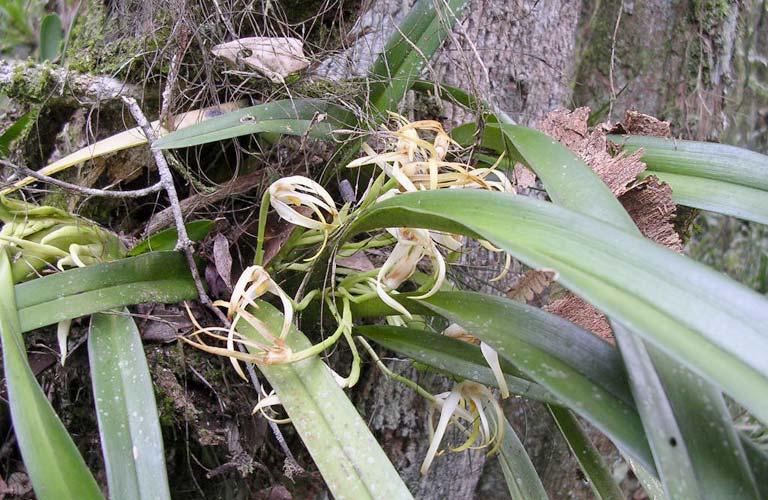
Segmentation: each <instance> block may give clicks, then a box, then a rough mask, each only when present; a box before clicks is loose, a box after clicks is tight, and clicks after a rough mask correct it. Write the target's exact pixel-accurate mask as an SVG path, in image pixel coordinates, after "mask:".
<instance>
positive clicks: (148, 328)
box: [138, 303, 202, 342]
mask: <svg viewBox="0 0 768 500" xmlns="http://www.w3.org/2000/svg"><path fill="white" fill-rule="evenodd" d="M190 307H191V308H192V309H193V314H194V313H196V314H202V313H201V312H200V311H199V310H198V305H197V304H196V303H192V304H190ZM138 310H139V314H140V315H143V316H145V317H146V321H145V322H143V324H142V325H141V338H142V339H144V340H145V341H151V342H173V341H175V340H176V339H177V338H178V336H179V335H181V334H182V333H183V332H188V331H189V330H191V329H192V328H193V327H194V325H193V324H192V321H191V320H190V319H189V316H188V315H187V313H186V311H185V310H184V309H183V308H180V307H178V306H175V305H146V304H145V305H140V306H138Z"/></svg>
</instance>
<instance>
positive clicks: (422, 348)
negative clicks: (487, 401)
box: [355, 325, 558, 403]
mask: <svg viewBox="0 0 768 500" xmlns="http://www.w3.org/2000/svg"><path fill="white" fill-rule="evenodd" d="M355 333H357V334H359V335H363V336H365V337H367V338H369V339H371V340H373V341H374V342H376V343H377V344H379V345H381V346H382V347H384V348H386V349H389V350H391V351H395V352H396V353H398V354H402V355H404V356H408V357H409V358H411V359H413V360H416V361H418V362H420V363H424V364H426V365H429V366H432V367H433V368H436V369H438V370H440V371H442V372H445V373H448V374H449V375H452V376H457V377H462V378H465V379H469V380H474V381H475V382H479V383H481V384H484V385H489V386H495V387H498V382H497V381H496V379H495V377H494V376H493V372H492V371H491V369H490V368H489V367H488V363H487V362H486V361H485V360H484V359H483V354H482V353H481V352H480V348H479V347H477V346H474V345H471V344H468V343H466V342H462V341H460V340H455V339H452V338H449V337H446V336H445V335H438V334H436V333H433V332H429V331H425V330H414V329H411V328H401V327H395V326H386V325H369V326H360V327H357V328H355ZM501 369H502V371H503V372H504V374H505V378H506V381H507V387H508V388H509V391H510V392H511V393H512V394H516V395H518V396H522V397H524V398H526V399H533V400H537V401H543V402H545V403H557V402H558V400H557V398H556V397H555V396H553V395H552V393H551V392H549V391H548V390H546V389H545V388H544V387H542V386H540V385H539V384H537V383H535V382H531V381H530V380H526V379H525V378H522V374H521V373H520V372H519V371H518V370H517V369H515V368H514V367H513V366H512V365H510V364H509V363H508V362H506V361H505V360H501Z"/></svg>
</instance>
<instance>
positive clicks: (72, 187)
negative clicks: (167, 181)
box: [0, 160, 163, 198]
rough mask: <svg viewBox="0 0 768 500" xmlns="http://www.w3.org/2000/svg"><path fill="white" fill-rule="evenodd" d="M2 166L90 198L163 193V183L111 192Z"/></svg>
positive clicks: (3, 162)
mask: <svg viewBox="0 0 768 500" xmlns="http://www.w3.org/2000/svg"><path fill="white" fill-rule="evenodd" d="M0 164H2V165H3V166H6V167H9V168H12V169H14V170H17V171H19V172H21V173H22V174H24V175H26V176H28V177H34V178H35V179H37V180H39V181H41V182H45V183H48V184H53V185H54V186H58V187H60V188H62V189H66V190H67V191H72V192H75V193H79V194H85V195H88V196H101V197H104V198H141V197H142V196H147V195H148V194H152V193H157V192H158V191H161V190H162V189H163V184H162V183H161V182H158V183H156V184H153V185H151V186H149V187H146V188H143V189H135V190H132V191H109V190H106V189H94V188H89V187H85V186H79V185H77V184H71V183H69V182H65V181H62V180H59V179H56V178H54V177H50V176H48V175H45V174H41V173H39V172H36V171H34V170H32V169H29V168H27V167H22V166H19V165H16V164H13V163H11V162H9V161H6V160H0Z"/></svg>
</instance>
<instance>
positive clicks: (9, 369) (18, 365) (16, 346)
mask: <svg viewBox="0 0 768 500" xmlns="http://www.w3.org/2000/svg"><path fill="white" fill-rule="evenodd" d="M14 297H15V295H14V290H13V281H12V278H11V266H10V261H9V258H8V254H7V251H6V250H5V249H0V337H2V344H3V368H4V370H5V382H6V385H7V387H8V404H9V406H10V409H11V419H12V420H13V429H14V433H15V434H16V440H17V441H18V444H19V450H21V456H22V458H23V459H24V466H25V467H26V470H27V474H28V475H29V478H30V480H31V481H32V486H33V487H34V489H35V494H36V496H37V498H39V499H41V500H47V499H55V500H58V499H60V498H82V499H92V498H103V497H102V495H101V491H100V490H99V487H98V485H97V484H96V481H95V480H94V479H93V476H92V475H91V472H90V471H89V470H88V467H87V466H86V465H85V461H84V460H83V457H82V456H80V453H79V452H78V451H77V447H76V446H75V443H74V442H73V441H72V438H71V437H70V436H69V434H68V433H67V430H66V429H65V428H64V425H62V423H61V421H60V420H59V417H57V416H56V413H55V412H54V410H53V407H52V406H51V403H50V402H49V401H48V398H47V397H46V396H45V393H44V392H43V390H42V388H41V387H40V385H39V384H38V383H37V380H35V375H34V374H33V373H32V369H31V368H30V367H29V362H28V361H27V351H26V347H25V346H24V340H23V338H22V336H21V327H20V325H19V318H18V315H17V313H16V304H15V298H14Z"/></svg>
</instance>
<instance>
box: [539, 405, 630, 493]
mask: <svg viewBox="0 0 768 500" xmlns="http://www.w3.org/2000/svg"><path fill="white" fill-rule="evenodd" d="M547 408H549V412H550V413H551V414H552V417H553V418H554V419H555V423H556V424H557V428H558V429H560V433H561V434H562V435H563V437H564V438H565V441H566V442H567V443H568V447H569V448H570V449H571V452H572V453H573V456H574V457H576V460H578V462H579V466H580V467H581V470H582V471H583V472H584V475H585V476H586V477H587V479H589V486H590V487H591V488H592V492H593V493H594V494H595V497H596V498H598V500H622V499H623V498H624V495H623V494H622V493H621V490H620V489H619V486H618V485H617V484H616V481H614V480H613V476H612V475H611V471H610V469H609V468H608V465H607V464H606V463H605V461H604V460H603V457H602V456H600V452H599V451H597V449H596V448H595V447H594V445H593V444H592V441H590V439H589V436H587V434H586V433H585V432H584V429H582V428H581V425H580V424H579V421H578V420H577V419H576V417H574V416H573V414H571V412H570V411H569V410H568V409H567V408H563V407H562V406H556V405H548V406H547Z"/></svg>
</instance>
